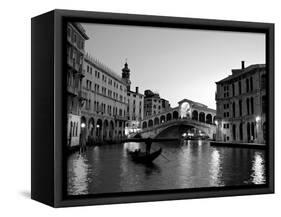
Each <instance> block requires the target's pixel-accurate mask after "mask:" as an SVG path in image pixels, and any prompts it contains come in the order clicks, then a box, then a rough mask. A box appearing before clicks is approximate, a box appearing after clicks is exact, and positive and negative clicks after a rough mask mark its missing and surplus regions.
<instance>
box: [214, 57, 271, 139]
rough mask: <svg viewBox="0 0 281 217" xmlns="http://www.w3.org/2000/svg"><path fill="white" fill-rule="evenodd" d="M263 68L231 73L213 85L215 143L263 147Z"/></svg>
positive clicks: (265, 81)
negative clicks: (215, 113) (235, 143)
mask: <svg viewBox="0 0 281 217" xmlns="http://www.w3.org/2000/svg"><path fill="white" fill-rule="evenodd" d="M266 76H267V72H266V67H265V65H264V64H256V65H250V66H248V67H246V68H245V63H244V61H242V66H241V69H233V70H232V74H231V75H230V76H228V77H226V78H225V79H222V80H221V81H218V82H216V85H217V92H216V103H217V133H216V135H217V138H216V140H218V141H225V142H238V143H261V144H265V143H266V111H267V103H266V101H267V100H266V99H267V96H266V84H267V79H266Z"/></svg>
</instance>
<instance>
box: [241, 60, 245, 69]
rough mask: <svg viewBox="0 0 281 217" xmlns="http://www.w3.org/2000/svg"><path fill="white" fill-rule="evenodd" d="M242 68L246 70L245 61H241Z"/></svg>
mask: <svg viewBox="0 0 281 217" xmlns="http://www.w3.org/2000/svg"><path fill="white" fill-rule="evenodd" d="M241 68H242V69H245V61H241Z"/></svg>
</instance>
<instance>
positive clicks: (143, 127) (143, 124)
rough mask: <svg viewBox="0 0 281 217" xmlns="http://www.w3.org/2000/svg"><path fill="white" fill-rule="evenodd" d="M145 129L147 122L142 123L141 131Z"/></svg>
mask: <svg viewBox="0 0 281 217" xmlns="http://www.w3.org/2000/svg"><path fill="white" fill-rule="evenodd" d="M145 128H147V122H146V121H144V122H143V123H142V129H145Z"/></svg>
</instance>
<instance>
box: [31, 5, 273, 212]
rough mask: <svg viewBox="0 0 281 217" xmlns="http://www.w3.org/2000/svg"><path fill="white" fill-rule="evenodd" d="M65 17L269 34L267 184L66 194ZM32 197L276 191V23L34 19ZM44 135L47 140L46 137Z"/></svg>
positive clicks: (63, 199) (96, 198)
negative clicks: (83, 194)
mask: <svg viewBox="0 0 281 217" xmlns="http://www.w3.org/2000/svg"><path fill="white" fill-rule="evenodd" d="M67 21H76V22H97V23H104V24H126V25H137V26H153V27H169V28H191V29H206V30H223V31H239V32H255V33H265V34H266V68H267V71H268V85H267V88H268V89H267V91H268V93H269V96H268V97H269V98H268V100H269V102H268V117H267V118H268V120H269V121H268V133H269V134H268V135H269V139H268V146H267V147H266V149H267V153H268V154H267V156H266V157H267V162H268V163H267V177H268V180H267V184H265V185H261V186H243V187H241V186H239V187H238V186H237V187H229V188H228V187H223V188H222V187H215V188H202V189H190V190H169V191H168V190H167V191H151V192H135V193H124V194H123V193H120V194H113V193H112V194H101V195H87V196H79V197H71V196H66V195H65V190H64V189H65V188H64V187H63V186H64V182H65V175H64V171H65V166H66V165H65V160H64V158H63V157H64V154H63V153H64V149H63V145H62V144H64V141H65V139H66V137H65V134H66V132H65V124H64V123H65V115H64V114H66V112H65V107H66V106H65V90H66V88H65V82H64V79H65V77H64V76H65V75H64V73H63V70H64V62H65V61H64V60H63V58H64V56H65V52H66V49H64V40H63V38H64V37H65V35H66V33H65V31H64V25H65V23H66V22H67ZM31 27H32V28H31V52H32V56H31V57H32V58H31V59H32V63H31V70H32V72H31V75H32V76H31V79H32V86H31V90H32V96H31V97H32V105H31V113H32V120H31V121H32V137H31V138H32V144H31V156H32V159H31V172H32V174H31V197H32V199H34V200H37V201H40V202H42V203H45V204H47V205H50V206H53V207H68V206H80V205H98V204H112V203H129V202H143V201H161V200H175V199H190V198H206V197H222V196H237V195H253V194H267V193H274V24H272V23H256V22H240V21H225V20H207V19H193V18H180V17H164V16H148V15H132V14H118V13H101V12H88V11H71V10H53V11H50V12H48V13H46V14H43V15H40V16H37V17H34V18H32V22H31ZM42 138H44V139H42Z"/></svg>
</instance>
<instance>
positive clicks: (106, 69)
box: [85, 53, 126, 85]
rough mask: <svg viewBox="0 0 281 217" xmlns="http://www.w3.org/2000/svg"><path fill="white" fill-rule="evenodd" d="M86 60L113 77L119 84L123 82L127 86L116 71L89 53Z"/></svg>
mask: <svg viewBox="0 0 281 217" xmlns="http://www.w3.org/2000/svg"><path fill="white" fill-rule="evenodd" d="M85 60H86V61H88V62H90V63H91V64H92V65H94V66H95V67H96V68H98V69H99V70H101V71H103V72H104V73H106V74H108V75H109V76H110V77H112V78H114V79H116V80H118V81H119V82H121V83H122V84H125V85H126V83H125V82H124V81H123V80H122V77H121V76H120V75H118V73H117V72H115V71H114V70H112V69H111V68H109V67H108V66H106V65H105V64H104V63H102V62H101V61H99V60H98V59H97V58H95V57H92V56H91V55H90V54H89V53H87V54H86V55H85Z"/></svg>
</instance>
